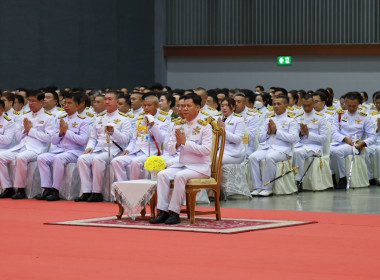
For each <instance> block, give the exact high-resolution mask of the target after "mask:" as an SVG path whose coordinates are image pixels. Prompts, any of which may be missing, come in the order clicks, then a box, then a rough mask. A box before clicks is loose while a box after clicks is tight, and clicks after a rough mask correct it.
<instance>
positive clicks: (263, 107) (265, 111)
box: [256, 106, 269, 120]
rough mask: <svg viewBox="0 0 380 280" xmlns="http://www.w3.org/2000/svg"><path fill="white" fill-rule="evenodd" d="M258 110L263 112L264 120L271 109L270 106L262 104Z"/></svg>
mask: <svg viewBox="0 0 380 280" xmlns="http://www.w3.org/2000/svg"><path fill="white" fill-rule="evenodd" d="M256 110H258V111H260V112H261V117H262V118H263V119H264V120H265V118H266V117H267V115H268V114H269V110H268V108H267V107H265V106H262V107H261V108H258V109H256Z"/></svg>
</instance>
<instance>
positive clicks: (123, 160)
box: [111, 111, 170, 181]
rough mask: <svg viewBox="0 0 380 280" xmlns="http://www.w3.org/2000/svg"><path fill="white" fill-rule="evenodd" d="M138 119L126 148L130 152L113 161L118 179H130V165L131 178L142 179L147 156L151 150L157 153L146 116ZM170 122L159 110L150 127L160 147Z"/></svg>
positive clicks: (112, 164)
mask: <svg viewBox="0 0 380 280" xmlns="http://www.w3.org/2000/svg"><path fill="white" fill-rule="evenodd" d="M137 120H138V121H137V123H136V129H135V133H134V134H133V138H132V139H131V142H130V143H129V145H128V147H127V148H126V149H125V150H127V151H129V154H127V155H123V156H119V157H116V158H114V159H113V160H112V161H111V166H112V169H113V173H114V175H115V178H116V180H117V181H127V180H128V177H127V167H128V166H129V168H130V177H131V178H130V179H131V180H137V179H141V173H142V168H143V165H144V162H145V160H146V158H147V157H148V156H149V152H150V155H157V147H156V145H155V143H154V141H153V139H150V140H149V130H148V127H147V126H146V118H145V116H140V117H138V119H137ZM169 124H170V121H169V119H168V118H166V116H164V115H161V114H160V113H159V111H157V113H156V115H155V116H154V124H153V126H152V127H151V128H150V131H151V133H152V136H153V137H154V138H155V140H156V142H157V146H158V148H160V147H161V144H162V142H163V141H164V139H165V135H166V133H167V130H168V128H169ZM153 137H152V138H153Z"/></svg>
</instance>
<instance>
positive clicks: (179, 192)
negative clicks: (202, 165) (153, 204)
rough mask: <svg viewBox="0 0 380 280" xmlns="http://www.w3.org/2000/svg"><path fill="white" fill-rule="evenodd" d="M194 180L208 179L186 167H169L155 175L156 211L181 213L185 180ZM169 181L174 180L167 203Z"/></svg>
mask: <svg viewBox="0 0 380 280" xmlns="http://www.w3.org/2000/svg"><path fill="white" fill-rule="evenodd" d="M195 178H209V176H207V175H204V174H202V173H199V172H197V171H194V170H190V169H187V168H186V167H169V168H168V169H165V170H162V171H160V172H158V174H157V209H159V210H162V211H166V212H167V211H168V210H170V211H173V212H176V213H178V214H179V213H180V212H181V205H182V202H183V199H184V198H185V188H186V183H187V180H189V179H195ZM170 180H174V189H173V194H172V197H171V199H170V203H169V192H170Z"/></svg>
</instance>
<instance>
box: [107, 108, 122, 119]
mask: <svg viewBox="0 0 380 280" xmlns="http://www.w3.org/2000/svg"><path fill="white" fill-rule="evenodd" d="M106 112H107V111H106ZM117 114H119V109H116V110H115V111H113V112H112V113H108V112H107V115H108V116H109V117H114V116H116V115H117Z"/></svg>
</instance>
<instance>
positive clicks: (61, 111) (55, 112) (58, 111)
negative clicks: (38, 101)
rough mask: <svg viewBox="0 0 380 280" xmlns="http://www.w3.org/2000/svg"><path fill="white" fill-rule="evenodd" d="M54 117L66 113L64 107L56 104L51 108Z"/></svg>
mask: <svg viewBox="0 0 380 280" xmlns="http://www.w3.org/2000/svg"><path fill="white" fill-rule="evenodd" d="M49 112H50V113H51V114H52V116H53V117H54V118H56V119H57V118H59V117H60V116H63V115H66V112H65V110H64V109H63V108H61V107H57V106H55V107H54V108H53V109H51V110H49Z"/></svg>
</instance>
